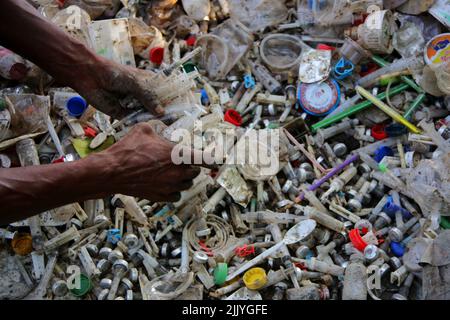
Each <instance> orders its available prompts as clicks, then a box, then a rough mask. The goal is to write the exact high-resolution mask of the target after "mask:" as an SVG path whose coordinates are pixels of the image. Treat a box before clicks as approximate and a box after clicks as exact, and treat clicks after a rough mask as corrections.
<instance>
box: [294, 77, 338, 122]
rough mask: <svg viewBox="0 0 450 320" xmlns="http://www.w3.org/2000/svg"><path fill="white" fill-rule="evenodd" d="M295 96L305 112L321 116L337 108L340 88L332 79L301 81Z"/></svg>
mask: <svg viewBox="0 0 450 320" xmlns="http://www.w3.org/2000/svg"><path fill="white" fill-rule="evenodd" d="M297 98H298V101H299V103H300V106H301V107H302V108H303V110H304V111H305V112H306V113H308V114H310V115H312V116H317V117H321V116H325V115H327V114H329V113H330V112H332V111H333V110H334V109H336V108H337V106H338V105H339V102H340V100H341V90H340V88H339V85H338V84H337V82H336V81H335V80H333V79H328V80H326V81H323V82H320V83H318V82H316V83H302V84H300V85H299V87H298V95H297Z"/></svg>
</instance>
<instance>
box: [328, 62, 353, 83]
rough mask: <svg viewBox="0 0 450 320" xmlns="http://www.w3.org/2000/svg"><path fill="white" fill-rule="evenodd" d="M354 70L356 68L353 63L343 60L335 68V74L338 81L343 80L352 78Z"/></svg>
mask: <svg viewBox="0 0 450 320" xmlns="http://www.w3.org/2000/svg"><path fill="white" fill-rule="evenodd" d="M354 69H355V66H354V64H353V63H352V62H351V61H349V60H347V59H345V58H341V59H340V60H339V61H338V63H336V65H335V66H334V70H333V74H334V77H335V78H336V79H338V80H343V79H345V78H347V77H348V76H350V75H351V74H352V73H353V70H354Z"/></svg>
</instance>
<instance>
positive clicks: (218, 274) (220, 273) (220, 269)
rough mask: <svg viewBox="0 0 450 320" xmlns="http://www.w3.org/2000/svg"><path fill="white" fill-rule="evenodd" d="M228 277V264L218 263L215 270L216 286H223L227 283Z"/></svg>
mask: <svg viewBox="0 0 450 320" xmlns="http://www.w3.org/2000/svg"><path fill="white" fill-rule="evenodd" d="M227 275H228V264H226V263H224V262H221V263H218V264H217V266H216V268H215V269H214V283H215V284H216V285H219V286H220V285H222V284H224V283H225V281H226V279H227Z"/></svg>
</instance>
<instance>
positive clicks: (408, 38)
mask: <svg viewBox="0 0 450 320" xmlns="http://www.w3.org/2000/svg"><path fill="white" fill-rule="evenodd" d="M392 44H393V46H394V48H395V50H397V51H398V53H400V55H401V56H402V57H403V58H409V57H412V56H418V55H420V54H422V52H423V47H424V46H425V39H424V38H423V36H422V32H421V30H420V29H419V28H418V27H417V26H416V25H415V24H413V23H411V22H408V21H406V22H405V23H404V24H402V26H401V27H400V29H399V30H398V31H397V32H396V33H395V34H394V38H393V41H392Z"/></svg>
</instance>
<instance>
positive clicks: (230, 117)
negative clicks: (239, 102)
mask: <svg viewBox="0 0 450 320" xmlns="http://www.w3.org/2000/svg"><path fill="white" fill-rule="evenodd" d="M224 120H225V121H227V122H229V123H231V124H234V125H235V126H238V127H240V126H241V124H242V117H241V115H240V114H239V112H237V111H236V110H233V109H228V110H227V111H226V112H225V116H224Z"/></svg>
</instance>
